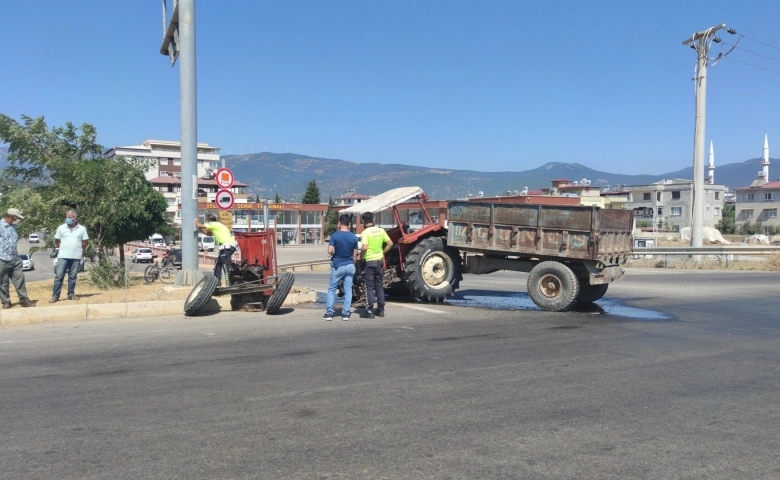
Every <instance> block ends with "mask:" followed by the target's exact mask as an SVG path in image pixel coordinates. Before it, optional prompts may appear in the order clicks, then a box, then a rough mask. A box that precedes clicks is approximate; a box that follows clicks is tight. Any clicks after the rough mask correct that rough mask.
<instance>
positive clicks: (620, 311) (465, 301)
mask: <svg viewBox="0 0 780 480" xmlns="http://www.w3.org/2000/svg"><path fill="white" fill-rule="evenodd" d="M446 303H448V304H450V305H457V306H463V307H475V308H487V309H491V310H541V309H540V308H539V307H537V306H536V304H535V303H534V302H533V300H531V297H529V296H528V294H527V293H512V292H491V291H486V290H461V291H459V292H457V293H456V294H455V296H453V297H451V298H448V299H447V301H446ZM572 311H574V312H581V313H591V314H593V315H610V316H615V317H622V318H628V319H632V320H640V321H646V322H668V321H670V320H674V316H672V315H669V314H668V313H664V312H659V311H657V310H648V309H644V308H636V307H630V306H628V305H624V304H622V303H620V302H618V301H616V300H611V299H606V298H602V299H601V300H598V301H597V302H594V303H576V304H574V307H573V308H572Z"/></svg>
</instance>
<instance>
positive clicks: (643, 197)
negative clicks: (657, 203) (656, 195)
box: [642, 192, 650, 201]
mask: <svg viewBox="0 0 780 480" xmlns="http://www.w3.org/2000/svg"><path fill="white" fill-rule="evenodd" d="M642 200H647V201H649V200H650V192H645V193H643V194H642Z"/></svg>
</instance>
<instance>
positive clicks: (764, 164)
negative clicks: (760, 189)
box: [761, 133, 769, 182]
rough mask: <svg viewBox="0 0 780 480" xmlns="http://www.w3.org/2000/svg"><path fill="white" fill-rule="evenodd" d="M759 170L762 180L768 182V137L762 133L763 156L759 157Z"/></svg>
mask: <svg viewBox="0 0 780 480" xmlns="http://www.w3.org/2000/svg"><path fill="white" fill-rule="evenodd" d="M761 170H762V172H761V173H762V175H763V176H764V180H765V181H767V182H769V137H768V136H767V134H766V133H765V134H764V156H763V157H762V159H761Z"/></svg>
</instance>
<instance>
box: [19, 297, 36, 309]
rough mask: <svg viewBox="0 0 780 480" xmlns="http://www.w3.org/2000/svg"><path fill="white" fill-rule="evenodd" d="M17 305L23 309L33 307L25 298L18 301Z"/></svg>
mask: <svg viewBox="0 0 780 480" xmlns="http://www.w3.org/2000/svg"><path fill="white" fill-rule="evenodd" d="M19 305H21V306H23V307H34V306H35V304H34V303H32V302H31V301H30V299H29V298H25V299H24V300H19Z"/></svg>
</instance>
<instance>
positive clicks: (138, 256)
mask: <svg viewBox="0 0 780 480" xmlns="http://www.w3.org/2000/svg"><path fill="white" fill-rule="evenodd" d="M130 261H131V262H133V263H141V262H148V263H152V262H153V261H154V254H153V253H152V249H151V248H136V249H135V250H133V253H132V254H131V255H130Z"/></svg>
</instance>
